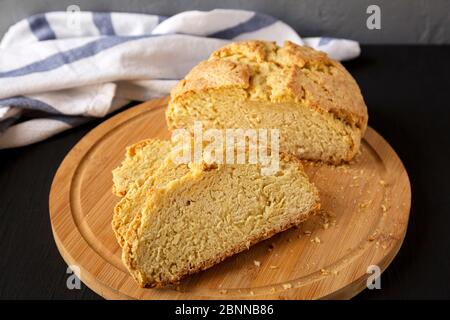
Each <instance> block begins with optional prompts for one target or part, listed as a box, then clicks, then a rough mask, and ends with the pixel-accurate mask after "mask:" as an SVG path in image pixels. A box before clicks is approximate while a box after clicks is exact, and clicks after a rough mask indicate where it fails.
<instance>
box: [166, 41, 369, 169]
mask: <svg viewBox="0 0 450 320" xmlns="http://www.w3.org/2000/svg"><path fill="white" fill-rule="evenodd" d="M166 119H167V123H168V126H169V129H176V128H192V127H193V123H194V121H201V122H202V124H203V127H204V128H244V129H245V128H278V129H280V149H281V150H282V151H285V152H289V153H292V154H294V155H296V156H298V157H300V158H302V159H309V160H321V161H326V162H330V163H340V162H342V161H349V160H351V159H352V158H353V157H354V156H355V154H356V153H357V152H358V149H359V146H360V141H361V137H362V136H363V135H364V132H365V129H366V126H367V120H368V115H367V108H366V106H365V104H364V100H363V98H362V96H361V93H360V90H359V87H358V85H357V84H356V82H355V80H354V79H353V78H352V76H351V75H350V74H349V73H348V72H347V71H346V70H345V68H344V67H343V66H342V65H341V64H340V63H339V62H336V61H334V60H331V59H329V58H328V57H327V55H326V54H325V53H322V52H318V51H315V50H313V49H310V48H307V47H303V46H299V45H296V44H293V43H291V42H286V43H285V44H284V46H283V47H278V46H277V45H276V44H275V43H272V42H263V41H249V42H238V43H233V44H230V45H228V46H225V47H223V48H222V49H219V50H217V51H216V52H214V53H213V54H212V55H211V57H210V58H209V60H207V61H204V62H202V63H200V64H199V65H197V66H196V67H195V68H193V69H192V70H191V71H190V72H189V74H188V75H187V76H186V77H185V78H184V79H183V80H182V81H180V82H179V83H178V85H177V86H176V87H175V88H174V89H173V91H172V92H171V99H170V102H169V106H168V108H167V111H166Z"/></svg>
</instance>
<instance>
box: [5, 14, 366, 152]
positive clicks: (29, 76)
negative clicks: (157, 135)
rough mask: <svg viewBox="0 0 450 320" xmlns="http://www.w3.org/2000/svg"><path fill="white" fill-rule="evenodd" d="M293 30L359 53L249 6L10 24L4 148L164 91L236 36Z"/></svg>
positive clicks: (321, 44)
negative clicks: (206, 10) (251, 8)
mask: <svg viewBox="0 0 450 320" xmlns="http://www.w3.org/2000/svg"><path fill="white" fill-rule="evenodd" d="M245 39H260V40H272V41H277V42H278V43H279V44H282V43H283V42H284V41H285V40H290V41H293V42H295V43H298V44H305V45H308V46H311V47H313V48H315V49H318V50H322V51H325V52H327V53H328V54H329V55H330V56H331V57H332V58H335V59H338V60H346V59H351V58H354V57H357V56H358V55H359V53H360V48H359V44H358V43H357V42H355V41H350V40H342V39H332V38H305V39H303V40H302V39H301V38H300V36H299V35H298V34H297V33H296V32H295V31H294V30H293V29H292V28H290V27H289V26H288V25H286V24H285V23H283V22H281V21H279V20H277V19H275V18H273V17H270V16H267V15H264V14H259V13H255V12H251V11H243V10H223V9H216V10H212V11H208V12H202V11H187V12H182V13H180V14H177V15H174V16H172V17H170V18H166V17H161V16H156V15H147V14H134V13H98V12H74V13H70V12H50V13H46V14H38V15H34V16H31V17H29V18H27V19H24V20H22V21H20V22H18V23H16V24H15V25H13V26H11V27H10V29H9V30H8V32H7V33H6V34H5V36H4V37H3V39H2V41H1V43H0V149H2V148H11V147H17V146H22V145H27V144H30V143H34V142H37V141H41V140H43V139H46V138H48V137H50V136H52V135H54V134H56V133H59V132H61V131H64V130H66V129H69V128H72V127H74V126H76V125H78V124H81V123H83V122H85V121H88V120H89V119H92V117H104V116H105V115H107V114H108V113H110V112H112V111H114V110H116V109H118V108H120V107H123V106H124V105H126V104H127V103H129V102H130V101H144V100H148V99H151V98H155V97H161V96H164V95H167V94H168V93H169V91H170V89H171V88H172V87H173V86H174V85H175V84H176V83H177V81H178V80H179V79H181V78H182V77H183V76H184V75H185V74H186V73H187V72H188V71H189V70H190V69H191V68H192V67H193V66H195V65H196V64H197V63H198V62H200V61H201V60H204V59H207V57H208V56H209V55H210V53H211V52H212V51H213V50H216V49H218V48H219V47H221V46H223V45H225V44H227V43H228V42H230V41H236V40H245Z"/></svg>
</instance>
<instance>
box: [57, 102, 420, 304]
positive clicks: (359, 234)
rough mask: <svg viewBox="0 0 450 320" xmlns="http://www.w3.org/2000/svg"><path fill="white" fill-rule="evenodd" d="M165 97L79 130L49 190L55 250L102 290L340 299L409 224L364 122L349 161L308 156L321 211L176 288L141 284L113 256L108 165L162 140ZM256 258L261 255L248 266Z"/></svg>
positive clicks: (398, 187) (401, 178)
mask: <svg viewBox="0 0 450 320" xmlns="http://www.w3.org/2000/svg"><path fill="white" fill-rule="evenodd" d="M166 104H167V99H161V100H153V101H149V102H146V103H144V104H141V105H139V106H136V107H134V108H132V109H129V110H127V111H124V112H122V113H120V114H118V115H116V116H115V117H113V118H111V119H109V120H108V121H105V122H104V123H102V124H101V125H99V126H98V127H97V128H95V129H94V130H92V131H91V132H90V133H89V134H87V135H86V136H85V137H84V138H83V139H82V140H81V141H80V142H79V143H78V144H77V145H76V146H75V147H74V148H73V149H72V150H71V151H70V153H69V154H68V155H67V156H66V158H65V159H64V161H63V162H62V164H61V166H60V168H59V170H58V172H57V173H56V176H55V178H54V181H53V185H52V188H51V192H50V218H51V223H52V229H53V234H54V237H55V241H56V244H57V246H58V249H59V251H60V252H61V255H62V256H63V258H64V259H65V261H66V262H67V264H68V265H75V266H77V267H79V268H80V276H81V279H82V281H83V282H84V283H85V284H86V285H87V286H88V287H90V288H91V289H92V290H94V291H95V292H97V293H98V294H100V295H101V296H103V297H105V298H107V299H319V298H333V299H346V298H350V297H353V296H354V295H356V294H357V293H359V292H360V291H361V290H363V289H364V288H365V287H366V280H367V278H368V276H369V274H368V273H367V270H368V267H369V266H371V265H376V266H379V268H380V270H381V271H383V270H384V269H386V267H387V266H388V265H389V263H390V262H391V261H392V259H393V258H394V257H395V255H396V254H397V252H398V250H399V249H400V246H401V244H402V241H403V238H404V236H405V233H406V228H407V224H408V217H409V209H410V204H411V189H410V184H409V180H408V175H407V173H406V171H405V168H404V167H403V165H402V163H401V161H400V159H399V158H398V156H397V155H396V153H395V152H394V150H393V149H392V148H391V147H390V146H389V144H388V143H387V142H386V141H385V140H384V139H383V138H382V137H381V136H380V135H378V134H377V133H376V132H375V131H374V130H373V129H371V128H368V130H367V133H366V135H365V138H364V140H363V142H362V147H361V154H360V155H358V156H357V158H356V160H355V161H354V162H353V163H352V164H349V165H344V166H339V167H334V166H328V165H318V164H307V165H306V166H305V169H306V171H307V173H308V175H309V176H310V178H311V180H312V181H313V182H314V183H315V184H316V186H317V187H318V189H319V191H320V198H321V203H322V212H321V215H317V216H316V217H314V218H312V219H311V220H310V221H308V222H306V223H304V224H302V225H300V226H299V227H298V228H292V229H290V230H287V231H285V232H283V233H280V234H278V235H276V236H275V237H273V238H271V239H268V240H266V241H264V242H261V243H259V244H257V245H255V246H253V247H252V248H250V250H248V251H245V252H242V253H240V254H238V255H235V256H233V257H231V258H228V259H226V260H225V261H224V262H222V263H220V264H218V265H216V266H214V267H212V268H210V269H208V270H206V271H203V272H201V273H198V274H196V275H194V276H191V277H188V278H186V279H185V280H184V281H182V282H181V283H180V285H179V286H178V287H168V288H164V289H143V288H140V287H139V286H138V285H137V284H136V283H135V282H134V281H133V279H132V278H131V277H130V276H129V275H128V273H127V271H126V269H125V267H124V265H123V264H122V262H121V257H120V256H121V250H120V247H119V245H118V244H117V242H116V239H115V237H114V234H113V231H112V229H111V218H112V213H113V207H114V205H115V203H116V202H117V201H118V198H117V197H115V196H114V195H113V194H112V193H111V187H112V181H111V171H112V169H113V168H115V167H117V166H118V165H119V164H120V162H121V161H122V158H123V156H124V152H125V147H126V146H127V145H130V144H132V143H134V142H136V141H138V140H142V139H145V138H149V137H153V138H163V139H168V138H169V137H170V133H169V132H168V130H167V127H166V124H165V119H164V107H165V106H166ZM255 261H259V262H260V266H259V267H258V266H256V264H255Z"/></svg>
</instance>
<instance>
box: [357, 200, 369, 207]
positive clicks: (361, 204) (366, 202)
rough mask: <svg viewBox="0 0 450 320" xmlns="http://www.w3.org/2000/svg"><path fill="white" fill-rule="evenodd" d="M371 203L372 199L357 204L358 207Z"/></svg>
mask: <svg viewBox="0 0 450 320" xmlns="http://www.w3.org/2000/svg"><path fill="white" fill-rule="evenodd" d="M371 203H372V200H367V201H364V202H362V203H360V204H359V207H360V208H367V207H368V206H369V205H370V204H371Z"/></svg>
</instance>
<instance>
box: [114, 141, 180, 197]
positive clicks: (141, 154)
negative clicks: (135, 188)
mask: <svg viewBox="0 0 450 320" xmlns="http://www.w3.org/2000/svg"><path fill="white" fill-rule="evenodd" d="M171 147H172V144H171V142H170V141H168V140H158V139H147V140H143V141H140V142H137V143H135V144H133V145H131V146H129V147H127V150H126V153H125V159H124V160H123V161H122V164H121V165H120V166H119V167H117V168H116V169H114V170H113V172H112V174H113V193H114V194H115V195H117V196H119V197H123V196H124V195H125V194H126V193H127V190H128V188H129V187H130V185H132V184H133V183H134V182H135V181H137V180H145V179H146V178H147V176H148V175H151V174H152V172H154V171H155V170H156V169H158V168H159V167H160V165H161V164H162V162H163V160H164V158H165V157H166V155H167V154H168V153H169V151H170V149H171Z"/></svg>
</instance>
